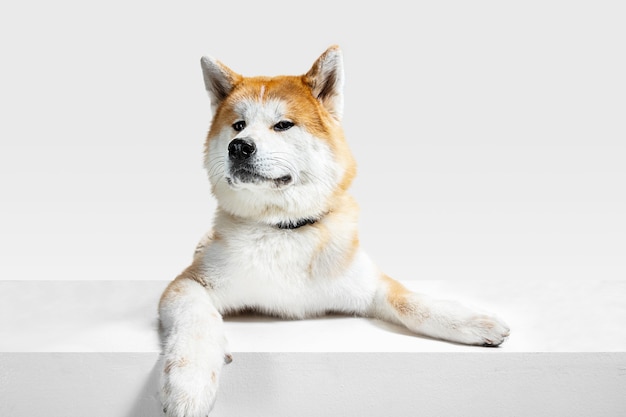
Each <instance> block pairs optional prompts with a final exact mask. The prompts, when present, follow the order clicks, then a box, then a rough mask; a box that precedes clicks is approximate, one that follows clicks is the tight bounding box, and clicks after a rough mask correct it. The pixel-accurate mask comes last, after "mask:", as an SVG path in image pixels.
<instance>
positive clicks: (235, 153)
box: [228, 139, 256, 161]
mask: <svg viewBox="0 0 626 417" xmlns="http://www.w3.org/2000/svg"><path fill="white" fill-rule="evenodd" d="M255 151H256V146H254V142H252V141H251V140H248V139H233V140H232V141H231V142H230V143H229V144H228V157H229V158H230V159H232V160H234V161H245V160H246V159H248V158H250V157H251V156H252V155H253V154H254V152H255Z"/></svg>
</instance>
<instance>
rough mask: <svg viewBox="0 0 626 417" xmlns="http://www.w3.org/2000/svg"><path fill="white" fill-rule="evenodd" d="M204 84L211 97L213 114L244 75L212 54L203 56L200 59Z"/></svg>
mask: <svg viewBox="0 0 626 417" xmlns="http://www.w3.org/2000/svg"><path fill="white" fill-rule="evenodd" d="M200 65H201V66H202V75H203V77H204V85H205V87H206V91H207V93H209V98H210V99H211V110H212V111H213V114H215V111H216V110H217V107H218V106H219V105H220V103H221V102H222V100H224V99H225V98H226V96H228V94H230V92H231V91H232V89H233V87H234V86H235V85H236V84H237V83H239V81H241V79H242V76H241V75H239V74H237V73H236V72H234V71H233V70H231V69H230V68H228V67H227V66H226V65H224V64H222V63H221V62H219V61H218V60H217V59H215V58H212V57H210V56H203V57H202V59H201V60H200Z"/></svg>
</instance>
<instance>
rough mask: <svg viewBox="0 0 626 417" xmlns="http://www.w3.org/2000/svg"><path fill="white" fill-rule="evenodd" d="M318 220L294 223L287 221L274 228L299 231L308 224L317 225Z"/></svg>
mask: <svg viewBox="0 0 626 417" xmlns="http://www.w3.org/2000/svg"><path fill="white" fill-rule="evenodd" d="M318 220H319V219H311V218H308V219H300V220H296V221H288V222H281V223H278V224H276V225H275V226H276V227H277V228H278V229H282V230H293V229H299V228H300V227H302V226H307V225H309V224H314V223H317V221H318Z"/></svg>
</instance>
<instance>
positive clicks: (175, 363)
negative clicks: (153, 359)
mask: <svg viewBox="0 0 626 417" xmlns="http://www.w3.org/2000/svg"><path fill="white" fill-rule="evenodd" d="M188 363H189V362H188V361H187V358H179V359H174V360H171V361H167V362H166V363H165V367H164V368H163V372H164V373H166V374H169V373H170V372H171V371H172V369H173V368H182V367H183V366H186V365H187V364H188Z"/></svg>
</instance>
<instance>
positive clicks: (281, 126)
mask: <svg viewBox="0 0 626 417" xmlns="http://www.w3.org/2000/svg"><path fill="white" fill-rule="evenodd" d="M292 127H293V123H291V122H288V121H287V120H281V121H280V122H278V123H276V124H275V125H274V130H275V131H277V132H282V131H283V130H287V129H291V128H292Z"/></svg>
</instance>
